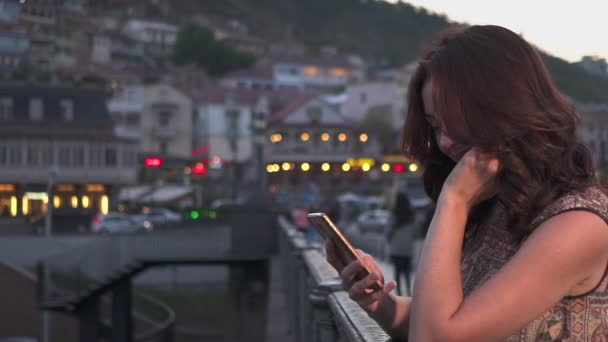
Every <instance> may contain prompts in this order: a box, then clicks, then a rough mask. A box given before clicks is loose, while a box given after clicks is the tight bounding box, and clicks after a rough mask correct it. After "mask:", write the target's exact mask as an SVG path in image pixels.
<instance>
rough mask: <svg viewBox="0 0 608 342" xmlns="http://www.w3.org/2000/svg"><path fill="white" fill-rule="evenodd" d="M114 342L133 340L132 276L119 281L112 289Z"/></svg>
mask: <svg viewBox="0 0 608 342" xmlns="http://www.w3.org/2000/svg"><path fill="white" fill-rule="evenodd" d="M112 342H133V321H132V318H131V279H130V278H125V279H122V280H120V281H118V283H117V284H116V286H115V288H114V289H113V290H112Z"/></svg>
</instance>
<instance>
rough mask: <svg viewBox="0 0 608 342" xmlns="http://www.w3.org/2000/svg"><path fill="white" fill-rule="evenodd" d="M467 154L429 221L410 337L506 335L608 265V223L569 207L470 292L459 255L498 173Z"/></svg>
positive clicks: (447, 340)
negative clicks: (469, 223)
mask: <svg viewBox="0 0 608 342" xmlns="http://www.w3.org/2000/svg"><path fill="white" fill-rule="evenodd" d="M468 157H469V159H468V160H464V161H463V160H461V162H459V165H457V167H456V168H455V169H454V171H453V173H452V174H450V177H448V180H446V184H444V189H443V191H442V194H441V196H440V199H439V201H438V205H437V210H436V212H435V216H434V217H433V220H432V222H431V227H430V229H429V232H428V235H427V239H426V242H425V246H424V249H423V252H422V258H421V262H420V265H419V268H418V272H417V274H416V281H415V287H414V298H413V302H412V317H411V321H410V340H411V341H423V342H426V341H441V342H451V341H467V342H475V341H480V342H481V341H483V342H487V341H501V340H504V339H505V338H507V337H508V336H510V335H511V334H513V333H514V332H516V331H517V330H518V329H520V328H522V327H524V326H525V325H526V324H528V323H530V322H531V321H533V320H534V319H536V318H537V317H539V316H540V315H541V314H542V313H543V312H545V311H546V310H547V309H548V308H550V307H551V306H553V305H555V304H556V303H557V302H559V301H560V300H561V299H562V298H563V297H564V296H566V295H568V294H570V292H571V291H572V290H573V288H574V287H575V285H577V284H579V283H581V282H582V281H583V280H585V279H588V278H589V277H590V276H591V275H593V274H596V273H597V270H598V269H602V268H604V267H606V261H607V260H608V248H606V247H608V227H606V223H605V222H604V221H603V220H602V219H601V218H600V217H599V216H597V215H595V214H592V213H590V212H586V211H569V212H565V213H562V214H559V215H556V216H554V217H553V218H551V219H549V220H547V221H545V222H544V223H543V224H542V225H540V226H539V227H538V228H537V229H536V230H535V231H534V233H533V234H532V235H531V236H530V237H529V238H528V240H527V241H526V242H525V243H524V244H523V245H522V247H521V248H520V249H519V251H518V252H517V253H516V254H515V255H514V256H513V257H512V258H511V260H510V261H509V262H507V263H506V264H505V265H504V266H503V267H502V268H501V269H500V271H499V272H498V273H497V274H496V275H494V276H493V277H492V278H490V279H489V280H487V281H486V282H485V283H483V284H482V285H481V286H480V287H479V288H477V289H476V290H475V291H473V293H471V295H470V296H468V297H467V298H464V295H463V290H462V276H461V270H460V260H461V249H462V242H463V236H464V230H465V224H466V220H467V215H468V213H469V209H470V208H471V206H472V205H474V204H475V203H478V200H479V199H484V198H487V196H486V195H483V193H484V191H485V190H487V184H488V182H487V180H488V179H490V178H491V173H492V172H489V173H485V174H484V172H487V166H488V164H483V163H481V162H480V160H479V159H475V158H473V159H471V155H469V156H468ZM466 158H467V156H466V155H465V157H463V159H466ZM480 163H481V164H483V165H481V166H480ZM475 168H477V169H475ZM484 168H485V169H484ZM479 169H484V170H485V171H483V172H479ZM476 170H477V171H476Z"/></svg>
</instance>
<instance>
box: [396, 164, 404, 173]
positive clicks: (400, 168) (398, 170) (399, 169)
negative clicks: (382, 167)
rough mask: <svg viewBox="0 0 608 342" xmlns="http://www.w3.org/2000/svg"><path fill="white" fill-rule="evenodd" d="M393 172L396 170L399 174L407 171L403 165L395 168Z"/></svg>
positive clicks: (397, 165)
mask: <svg viewBox="0 0 608 342" xmlns="http://www.w3.org/2000/svg"><path fill="white" fill-rule="evenodd" d="M393 170H395V172H397V173H402V172H404V171H405V166H403V164H396V165H395V166H393Z"/></svg>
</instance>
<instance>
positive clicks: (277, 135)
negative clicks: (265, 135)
mask: <svg viewBox="0 0 608 342" xmlns="http://www.w3.org/2000/svg"><path fill="white" fill-rule="evenodd" d="M281 140H283V136H282V135H281V134H280V133H275V134H273V135H271V136H270V141H271V142H273V143H278V142H279V141H281Z"/></svg>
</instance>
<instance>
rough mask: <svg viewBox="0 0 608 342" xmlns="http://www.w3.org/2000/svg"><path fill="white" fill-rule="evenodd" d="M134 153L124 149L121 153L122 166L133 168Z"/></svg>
mask: <svg viewBox="0 0 608 342" xmlns="http://www.w3.org/2000/svg"><path fill="white" fill-rule="evenodd" d="M135 163H136V160H135V151H134V150H133V149H130V148H125V149H124V150H123V151H122V166H135Z"/></svg>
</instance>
